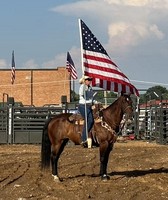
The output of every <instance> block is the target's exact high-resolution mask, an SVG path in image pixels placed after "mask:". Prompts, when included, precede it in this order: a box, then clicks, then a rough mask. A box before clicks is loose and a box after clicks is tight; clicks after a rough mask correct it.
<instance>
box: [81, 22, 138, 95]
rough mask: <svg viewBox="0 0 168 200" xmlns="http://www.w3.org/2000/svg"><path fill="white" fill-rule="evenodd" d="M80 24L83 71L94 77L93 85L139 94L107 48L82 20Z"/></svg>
mask: <svg viewBox="0 0 168 200" xmlns="http://www.w3.org/2000/svg"><path fill="white" fill-rule="evenodd" d="M79 26H80V27H79V28H80V37H81V46H82V48H81V49H82V57H83V58H82V59H83V61H82V64H83V68H84V69H83V73H84V74H85V75H88V76H90V77H92V78H93V80H92V86H97V87H101V88H104V89H105V90H109V91H114V92H121V91H122V92H124V93H132V94H135V95H136V96H139V92H138V90H137V89H136V88H135V86H133V85H132V84H131V82H130V81H129V79H128V78H127V77H126V75H124V74H123V73H122V72H121V70H120V69H119V68H118V66H117V65H116V64H115V63H114V62H113V61H112V60H111V59H110V57H109V55H108V54H107V52H106V50H105V49H104V48H103V46H102V45H101V44H100V42H99V41H98V40H97V38H96V37H95V36H94V35H93V33H92V32H91V31H90V29H89V28H88V27H87V26H86V24H85V23H84V22H83V21H82V20H79Z"/></svg>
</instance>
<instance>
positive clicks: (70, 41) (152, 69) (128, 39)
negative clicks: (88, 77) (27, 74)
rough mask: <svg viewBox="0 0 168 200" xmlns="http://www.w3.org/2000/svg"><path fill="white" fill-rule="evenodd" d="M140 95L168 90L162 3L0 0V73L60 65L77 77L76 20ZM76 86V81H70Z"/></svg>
mask: <svg viewBox="0 0 168 200" xmlns="http://www.w3.org/2000/svg"><path fill="white" fill-rule="evenodd" d="M79 18H80V19H82V20H83V21H84V22H85V24H86V25H87V26H88V27H89V28H90V30H91V31H92V33H93V34H94V35H95V36H96V37H97V39H98V40H99V41H100V43H101V44H102V45H103V47H104V48H105V49H106V51H107V53H108V55H109V56H110V58H111V59H112V61H113V62H114V63H116V64H117V66H118V67H119V68H120V70H121V71H122V72H123V73H124V74H125V75H126V76H127V77H128V78H129V79H130V81H131V82H132V84H133V85H135V87H137V89H139V90H140V91H141V90H143V89H148V88H150V87H153V86H155V85H161V86H163V87H166V88H167V89H168V67H167V63H168V62H167V61H168V26H167V19H168V0H161V1H160V0H56V1H55V0H47V1H46V0H28V1H26V0H15V1H14V0H0V26H1V27H0V69H10V68H11V59H12V51H13V50H14V52H15V63H16V69H22V68H24V69H32V68H33V69H34V68H38V69H41V68H43V69H48V68H56V67H59V66H65V65H66V56H67V51H69V52H70V54H71V57H72V59H73V61H74V63H75V66H76V69H77V73H78V77H79V78H80V77H81V76H82V67H81V66H82V64H81V46H80V34H79V24H78V19H79ZM76 84H78V83H76Z"/></svg>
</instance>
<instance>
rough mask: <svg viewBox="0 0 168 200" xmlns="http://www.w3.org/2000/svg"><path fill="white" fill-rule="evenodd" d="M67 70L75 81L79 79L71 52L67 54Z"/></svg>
mask: <svg viewBox="0 0 168 200" xmlns="http://www.w3.org/2000/svg"><path fill="white" fill-rule="evenodd" d="M66 68H67V70H68V72H69V73H70V75H71V77H72V78H73V79H77V78H78V76H77V72H76V68H75V65H74V62H73V60H72V58H71V55H70V53H69V52H67V61H66Z"/></svg>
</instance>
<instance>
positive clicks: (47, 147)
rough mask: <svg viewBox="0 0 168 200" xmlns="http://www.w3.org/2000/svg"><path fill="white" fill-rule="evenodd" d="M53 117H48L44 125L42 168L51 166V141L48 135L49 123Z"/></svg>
mask: <svg viewBox="0 0 168 200" xmlns="http://www.w3.org/2000/svg"><path fill="white" fill-rule="evenodd" d="M50 121H51V118H50V119H48V120H47V121H46V123H45V125H44V128H43V133H42V144H41V169H46V168H49V167H50V156H51V142H50V139H49V136H48V125H49V123H50Z"/></svg>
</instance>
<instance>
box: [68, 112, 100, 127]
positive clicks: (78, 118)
mask: <svg viewBox="0 0 168 200" xmlns="http://www.w3.org/2000/svg"><path fill="white" fill-rule="evenodd" d="M93 118H94V122H95V123H98V122H101V118H100V117H99V116H98V115H95V114H93ZM69 121H70V122H73V123H74V124H77V125H84V119H83V117H82V115H81V114H80V113H76V114H72V115H71V116H70V117H69Z"/></svg>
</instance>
